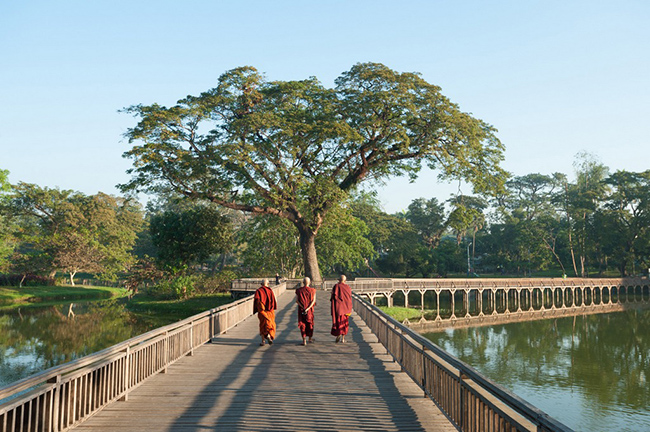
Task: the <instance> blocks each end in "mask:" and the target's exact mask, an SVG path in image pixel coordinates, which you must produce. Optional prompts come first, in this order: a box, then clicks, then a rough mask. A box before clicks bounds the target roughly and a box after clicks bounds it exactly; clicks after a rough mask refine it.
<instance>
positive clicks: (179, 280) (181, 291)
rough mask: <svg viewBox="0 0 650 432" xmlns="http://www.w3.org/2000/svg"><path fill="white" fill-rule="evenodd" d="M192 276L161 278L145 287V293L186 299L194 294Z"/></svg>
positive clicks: (193, 279) (193, 278)
mask: <svg viewBox="0 0 650 432" xmlns="http://www.w3.org/2000/svg"><path fill="white" fill-rule="evenodd" d="M194 281H195V277H194V276H177V277H174V278H171V279H165V280H161V281H159V282H158V283H156V284H155V285H152V286H151V287H149V288H147V293H148V294H149V295H150V296H152V297H157V298H160V299H174V300H177V299H186V298H188V297H191V296H192V295H193V294H194V291H195V288H194Z"/></svg>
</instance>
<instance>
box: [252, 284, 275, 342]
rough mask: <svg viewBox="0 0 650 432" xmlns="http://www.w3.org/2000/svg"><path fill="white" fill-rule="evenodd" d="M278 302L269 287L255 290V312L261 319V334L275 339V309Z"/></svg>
mask: <svg viewBox="0 0 650 432" xmlns="http://www.w3.org/2000/svg"><path fill="white" fill-rule="evenodd" d="M277 308H278V303H277V302H276V300H275V294H274V293H273V290H272V289H271V288H269V287H265V286H263V285H262V286H261V287H259V288H258V289H257V290H256V291H255V297H254V298H253V313H254V314H255V313H256V314H257V318H258V319H259V320H260V335H262V337H267V336H268V337H270V338H271V339H275V329H276V326H275V310H276V309H277Z"/></svg>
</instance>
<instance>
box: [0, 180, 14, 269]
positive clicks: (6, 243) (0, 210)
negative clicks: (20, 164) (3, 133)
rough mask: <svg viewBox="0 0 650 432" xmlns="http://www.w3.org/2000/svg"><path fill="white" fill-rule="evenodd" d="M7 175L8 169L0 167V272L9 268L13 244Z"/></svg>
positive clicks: (9, 187) (9, 186)
mask: <svg viewBox="0 0 650 432" xmlns="http://www.w3.org/2000/svg"><path fill="white" fill-rule="evenodd" d="M8 175H9V171H7V170H1V169H0V273H1V272H5V271H7V270H8V269H9V266H10V263H11V260H10V257H11V255H12V253H13V250H14V246H15V239H14V236H13V232H14V231H15V227H14V226H13V222H12V221H11V219H10V218H9V215H8V214H7V211H6V201H7V192H9V191H10V189H11V185H10V184H9V181H8V179H7V176H8Z"/></svg>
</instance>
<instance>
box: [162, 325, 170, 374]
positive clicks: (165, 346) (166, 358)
mask: <svg viewBox="0 0 650 432" xmlns="http://www.w3.org/2000/svg"><path fill="white" fill-rule="evenodd" d="M163 341H164V342H163V350H164V351H165V352H164V353H163V361H164V363H165V367H164V368H163V370H162V373H164V374H166V373H167V365H168V364H169V332H168V331H166V332H165V339H163Z"/></svg>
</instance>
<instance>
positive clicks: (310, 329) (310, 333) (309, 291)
mask: <svg viewBox="0 0 650 432" xmlns="http://www.w3.org/2000/svg"><path fill="white" fill-rule="evenodd" d="M310 282H311V279H309V278H308V277H306V278H304V279H303V280H302V286H301V287H300V288H298V289H297V290H296V303H298V328H299V329H300V335H301V336H302V344H303V345H307V338H309V343H312V342H314V339H313V337H314V306H315V305H316V290H315V289H314V288H311V287H310V286H309V283H310Z"/></svg>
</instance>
